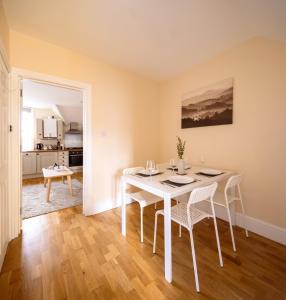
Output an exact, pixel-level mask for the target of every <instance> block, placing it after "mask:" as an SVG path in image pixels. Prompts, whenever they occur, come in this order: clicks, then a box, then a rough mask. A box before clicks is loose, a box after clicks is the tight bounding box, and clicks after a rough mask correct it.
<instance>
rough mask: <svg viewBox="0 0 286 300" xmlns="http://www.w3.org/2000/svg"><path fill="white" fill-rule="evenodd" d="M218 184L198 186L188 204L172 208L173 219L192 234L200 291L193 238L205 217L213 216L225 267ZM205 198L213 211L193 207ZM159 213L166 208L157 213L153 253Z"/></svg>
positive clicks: (193, 255) (220, 260) (195, 268)
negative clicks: (218, 218)
mask: <svg viewBox="0 0 286 300" xmlns="http://www.w3.org/2000/svg"><path fill="white" fill-rule="evenodd" d="M217 186H218V184H217V183H216V182H214V183H213V184H211V185H208V186H204V187H200V188H196V189H194V190H193V191H192V193H191V195H190V198H189V201H188V203H187V205H186V204H184V203H179V204H177V205H175V206H173V207H172V209H171V220H172V221H174V222H176V223H178V224H179V225H181V226H183V227H185V228H186V229H187V230H188V231H189V234H190V242H191V249H192V258H193V268H194V276H195V285H196V290H197V292H199V291H200V286H199V278H198V269H197V261H196V252H195V246H194V238H193V226H194V225H195V224H196V223H198V222H200V221H201V220H203V219H205V218H209V217H212V218H213V220H214V227H215V235H216V241H217V248H218V256H219V263H220V266H221V267H223V260H222V255H221V247H220V241H219V235H218V230H217V222H216V217H215V210H214V204H213V196H214V194H215V191H216V189H217ZM204 200H209V201H210V203H211V213H209V212H204V211H201V210H199V209H197V208H194V207H193V204H196V203H198V202H201V201H204ZM180 206H181V207H183V206H184V207H186V209H185V210H184V211H183V210H182V209H181V208H180ZM159 214H160V215H164V210H158V211H157V212H156V214H155V224H154V242H153V253H156V236H157V218H158V215H159ZM186 216H187V222H186V221H185V218H184V217H186Z"/></svg>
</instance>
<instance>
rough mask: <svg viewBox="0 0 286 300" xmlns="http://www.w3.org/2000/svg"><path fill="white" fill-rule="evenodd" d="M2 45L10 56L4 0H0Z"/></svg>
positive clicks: (0, 42) (0, 40) (0, 36)
mask: <svg viewBox="0 0 286 300" xmlns="http://www.w3.org/2000/svg"><path fill="white" fill-rule="evenodd" d="M0 46H1V47H3V48H4V49H5V52H6V55H7V56H8V57H9V27H8V23H7V19H6V16H5V12H4V8H3V4H2V0H0Z"/></svg>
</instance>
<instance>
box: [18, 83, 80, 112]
mask: <svg viewBox="0 0 286 300" xmlns="http://www.w3.org/2000/svg"><path fill="white" fill-rule="evenodd" d="M55 105H57V106H61V107H64V106H66V107H82V92H81V91H78V90H73V89H67V88H63V87H59V86H54V85H49V84H43V83H39V82H35V81H32V80H27V79H25V80H23V106H24V107H31V108H51V109H52V108H53V107H54V106H55Z"/></svg>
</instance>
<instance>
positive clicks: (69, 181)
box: [67, 175, 72, 196]
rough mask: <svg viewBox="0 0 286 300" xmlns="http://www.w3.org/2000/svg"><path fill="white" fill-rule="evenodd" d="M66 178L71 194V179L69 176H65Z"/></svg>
mask: <svg viewBox="0 0 286 300" xmlns="http://www.w3.org/2000/svg"><path fill="white" fill-rule="evenodd" d="M67 179H68V183H69V188H70V194H71V196H72V181H71V176H70V175H69V176H67Z"/></svg>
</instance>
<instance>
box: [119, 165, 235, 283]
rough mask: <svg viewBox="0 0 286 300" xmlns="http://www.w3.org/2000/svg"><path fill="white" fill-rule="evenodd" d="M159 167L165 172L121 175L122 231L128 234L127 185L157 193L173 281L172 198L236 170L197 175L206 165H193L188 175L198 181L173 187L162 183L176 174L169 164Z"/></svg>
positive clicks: (167, 276)
mask: <svg viewBox="0 0 286 300" xmlns="http://www.w3.org/2000/svg"><path fill="white" fill-rule="evenodd" d="M157 167H158V169H159V170H160V171H161V172H163V173H162V174H160V175H156V176H150V177H139V176H138V175H123V176H122V177H121V201H122V202H121V205H122V207H121V232H122V235H123V236H126V195H125V191H126V186H127V185H132V186H135V187H137V188H139V189H142V190H145V191H147V192H149V193H152V194H154V195H157V196H159V197H161V198H162V200H163V201H164V250H165V252H164V253H165V255H164V259H165V279H166V280H167V281H168V282H172V228H171V199H172V198H175V197H178V196H181V195H184V194H187V193H190V192H191V191H192V190H194V189H195V188H197V187H200V186H203V185H206V184H210V183H213V182H221V181H225V180H227V179H228V178H229V177H230V176H231V175H233V173H234V172H232V171H228V170H222V169H220V170H221V171H222V172H223V173H222V174H220V175H217V176H213V177H208V176H204V175H197V174H196V173H198V172H199V171H200V170H201V169H202V168H206V166H203V167H202V166H191V168H190V169H188V170H186V172H187V175H188V176H191V177H193V178H194V179H197V180H198V181H196V182H194V183H191V184H187V185H184V186H182V187H171V186H168V185H165V184H162V183H160V181H163V180H167V179H168V178H169V177H170V176H171V175H174V173H173V171H172V170H168V168H169V164H160V165H157Z"/></svg>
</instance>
